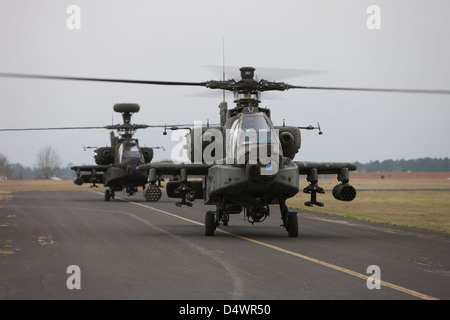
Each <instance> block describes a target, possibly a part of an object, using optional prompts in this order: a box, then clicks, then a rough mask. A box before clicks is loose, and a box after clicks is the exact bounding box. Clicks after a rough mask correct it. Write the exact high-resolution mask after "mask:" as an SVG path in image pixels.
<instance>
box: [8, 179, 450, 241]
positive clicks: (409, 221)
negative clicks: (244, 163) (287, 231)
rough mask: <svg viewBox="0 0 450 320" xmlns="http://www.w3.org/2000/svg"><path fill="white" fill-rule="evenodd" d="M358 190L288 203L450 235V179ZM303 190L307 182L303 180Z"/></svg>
mask: <svg viewBox="0 0 450 320" xmlns="http://www.w3.org/2000/svg"><path fill="white" fill-rule="evenodd" d="M351 182H352V185H353V186H354V187H355V188H356V190H357V196H356V199H355V200H354V201H352V202H343V201H337V200H335V199H334V198H333V195H332V194H331V190H332V188H333V186H334V185H336V184H337V181H336V180H335V179H323V180H321V181H320V183H319V185H320V186H321V187H322V188H324V189H325V194H323V195H322V194H319V195H318V201H321V202H323V203H324V204H325V206H324V207H316V206H315V207H312V208H310V207H306V206H305V205H304V202H305V201H309V195H307V194H304V193H302V192H299V193H298V194H297V195H296V196H295V197H293V198H291V199H289V200H288V202H287V204H288V206H289V207H291V208H297V209H299V210H305V211H312V212H320V213H324V214H329V215H337V216H344V217H348V218H352V219H360V220H368V221H373V222H379V223H385V224H391V225H399V226H408V227H415V228H421V229H427V230H432V231H439V232H446V233H450V181H449V180H447V179H413V180H409V179H408V180H405V179H386V180H382V179H354V180H352V181H351ZM300 184H301V189H303V187H305V186H306V181H305V180H301V181H300ZM104 189H105V188H104V187H103V186H99V188H95V189H91V188H90V185H89V184H84V185H82V186H77V185H74V184H73V182H72V181H68V180H62V181H52V180H26V181H24V180H8V181H1V182H0V201H7V200H8V199H11V198H12V197H14V193H15V192H20V191H92V190H96V191H100V192H102V191H103V190H104Z"/></svg>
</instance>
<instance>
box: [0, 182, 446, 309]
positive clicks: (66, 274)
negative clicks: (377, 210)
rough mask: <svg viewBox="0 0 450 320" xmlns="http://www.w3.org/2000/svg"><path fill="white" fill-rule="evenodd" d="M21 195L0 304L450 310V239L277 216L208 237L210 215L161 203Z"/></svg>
mask: <svg viewBox="0 0 450 320" xmlns="http://www.w3.org/2000/svg"><path fill="white" fill-rule="evenodd" d="M103 199H104V197H103V194H101V193H98V192H95V190H93V191H92V192H85V191H80V192H20V193H16V194H14V195H13V198H12V200H8V201H2V202H0V300H15V299H18V300H23V299H32V300H45V299H50V300H53V299H55V300H59V299H70V300H71V299H89V300H90V299H121V300H122V299H126V300H128V299H137V300H140V299H145V300H189V301H190V300H221V301H222V300H226V301H231V300H233V301H242V300H258V301H260V300H325V299H326V300H328V299H333V300H334V299H338V300H386V299H389V300H390V299H394V300H414V299H450V235H448V234H443V233H435V232H428V231H422V230H418V229H411V228H402V227H395V226H387V225H382V224H375V223H368V222H362V221H355V220H350V219H345V218H338V217H332V216H327V215H323V214H314V213H307V212H299V213H298V220H299V237H298V238H290V237H288V235H287V232H286V230H285V229H284V228H282V227H280V224H281V219H280V213H279V210H278V208H277V207H271V214H270V216H269V218H268V219H267V220H266V221H264V222H262V223H255V224H254V225H252V224H250V223H249V222H247V221H246V220H245V219H244V216H243V214H242V213H241V214H239V215H232V216H231V219H230V223H229V225H228V226H221V227H219V228H218V230H216V232H215V235H214V236H213V237H206V236H205V235H204V225H203V224H204V217H205V213H206V211H207V210H212V207H211V206H205V205H203V204H202V201H201V200H200V201H199V200H197V201H195V202H194V206H193V207H191V208H190V207H186V206H184V207H182V208H179V207H177V206H175V200H174V199H168V198H167V197H166V196H165V195H163V197H162V199H161V200H160V201H159V202H156V203H155V202H146V201H145V200H144V197H143V196H142V195H141V193H139V194H137V195H135V196H133V197H128V196H126V195H122V194H120V193H118V194H117V197H116V199H114V200H111V201H109V202H105V201H104V200H103Z"/></svg>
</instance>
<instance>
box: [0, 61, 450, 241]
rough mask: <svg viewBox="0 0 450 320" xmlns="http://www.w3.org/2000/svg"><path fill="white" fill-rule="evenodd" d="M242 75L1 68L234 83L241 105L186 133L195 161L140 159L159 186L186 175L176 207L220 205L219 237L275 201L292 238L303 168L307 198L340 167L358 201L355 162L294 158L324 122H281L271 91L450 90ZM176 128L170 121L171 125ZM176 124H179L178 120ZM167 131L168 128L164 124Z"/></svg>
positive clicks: (175, 189) (344, 193)
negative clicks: (352, 178) (274, 116)
mask: <svg viewBox="0 0 450 320" xmlns="http://www.w3.org/2000/svg"><path fill="white" fill-rule="evenodd" d="M240 71H241V79H240V80H239V81H236V80H225V79H224V80H218V81H216V80H211V81H206V82H174V81H146V80H119V79H100V78H79V77H61V76H40V75H24V74H21V75H19V74H0V76H3V77H20V78H37V79H56V80H58V79H59V80H80V81H102V82H103V81H104V82H117V83H136V84H150V85H175V86H202V87H206V88H210V89H219V90H228V91H232V92H234V94H235V100H234V103H236V106H235V107H234V108H232V109H228V105H227V103H226V102H225V101H223V102H222V103H220V105H219V110H220V125H218V126H215V125H214V126H211V125H209V124H207V125H205V126H204V125H201V126H194V128H193V129H192V128H189V130H190V132H189V133H188V134H187V135H186V141H187V146H186V147H187V149H188V156H189V159H190V161H191V163H182V164H152V163H147V164H145V165H139V166H137V168H136V169H137V171H139V172H141V171H143V172H148V181H149V182H150V185H155V184H156V183H157V181H158V177H160V176H162V175H173V176H179V180H177V181H169V182H168V183H167V185H166V191H167V195H168V197H170V198H179V199H181V201H179V202H176V205H177V206H182V205H187V206H192V201H194V200H195V199H203V200H204V203H205V204H208V205H215V206H216V210H215V211H208V212H207V213H206V215H205V235H207V236H213V235H214V232H215V230H216V228H217V227H218V226H219V225H220V224H223V225H228V221H229V218H230V215H231V214H238V213H241V212H242V210H244V214H245V216H246V217H247V220H248V221H249V222H250V223H252V224H253V223H255V222H262V221H264V220H265V219H266V218H267V216H269V214H270V206H269V205H271V204H278V205H279V207H280V212H281V220H282V225H281V226H282V227H284V228H285V229H286V231H287V232H288V235H289V236H290V237H297V236H298V219H297V213H296V212H291V211H289V209H288V207H287V205H286V200H287V199H289V198H291V197H293V196H295V195H296V194H297V193H298V192H299V191H300V186H299V178H300V175H306V180H307V181H308V183H309V185H307V186H306V187H305V188H304V189H303V192H304V193H307V194H309V195H310V197H311V198H310V201H307V202H305V205H307V206H312V205H317V206H323V203H321V202H319V201H317V194H318V193H319V194H322V193H324V190H323V188H321V187H320V186H319V185H318V181H319V175H320V174H336V175H337V180H338V182H339V183H338V184H337V185H336V186H335V187H334V188H333V190H332V194H333V196H334V198H335V199H337V200H341V201H352V200H354V199H355V197H356V190H355V188H354V187H353V186H351V185H350V184H349V172H350V171H352V170H356V166H355V165H354V164H351V163H343V162H308V161H294V157H295V155H296V154H297V153H298V151H299V150H300V146H301V135H300V130H301V129H307V130H312V129H318V130H319V133H321V129H320V126H319V125H318V126H317V127H313V126H308V127H297V126H286V125H285V124H283V125H282V126H274V125H273V123H272V121H271V113H270V110H269V109H267V108H261V107H260V106H259V103H260V102H261V101H260V94H261V92H264V91H273V90H276V91H285V90H289V89H310V90H353V91H379V92H407V93H435V94H450V91H447V90H409V89H371V88H343V87H308V86H294V85H290V84H287V83H284V82H273V81H267V80H260V81H256V80H255V79H254V76H255V69H254V68H252V67H243V68H241V69H240ZM169 129H170V128H169ZM172 129H179V127H173V128H172ZM164 133H166V130H164ZM188 176H202V179H201V180H188Z"/></svg>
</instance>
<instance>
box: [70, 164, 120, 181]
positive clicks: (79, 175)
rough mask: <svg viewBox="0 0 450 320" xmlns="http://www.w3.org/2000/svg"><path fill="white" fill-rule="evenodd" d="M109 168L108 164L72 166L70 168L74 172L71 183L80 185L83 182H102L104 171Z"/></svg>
mask: <svg viewBox="0 0 450 320" xmlns="http://www.w3.org/2000/svg"><path fill="white" fill-rule="evenodd" d="M109 168H111V166H110V165H102V166H93V165H92V166H73V167H71V168H70V169H72V170H74V171H75V172H76V176H75V178H74V179H73V183H75V184H76V185H82V184H83V183H92V184H94V185H95V184H96V183H103V182H104V175H105V172H106V171H107V170H108V169H109Z"/></svg>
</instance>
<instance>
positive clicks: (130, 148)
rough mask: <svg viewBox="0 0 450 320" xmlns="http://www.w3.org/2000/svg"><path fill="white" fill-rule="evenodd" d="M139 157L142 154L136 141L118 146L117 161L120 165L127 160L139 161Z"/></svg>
mask: <svg viewBox="0 0 450 320" xmlns="http://www.w3.org/2000/svg"><path fill="white" fill-rule="evenodd" d="M141 157H142V154H141V152H140V150H139V145H138V143H137V141H136V140H130V141H125V142H123V143H122V144H121V145H120V147H119V160H120V163H121V164H122V163H124V162H125V161H127V160H129V159H137V160H141Z"/></svg>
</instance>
